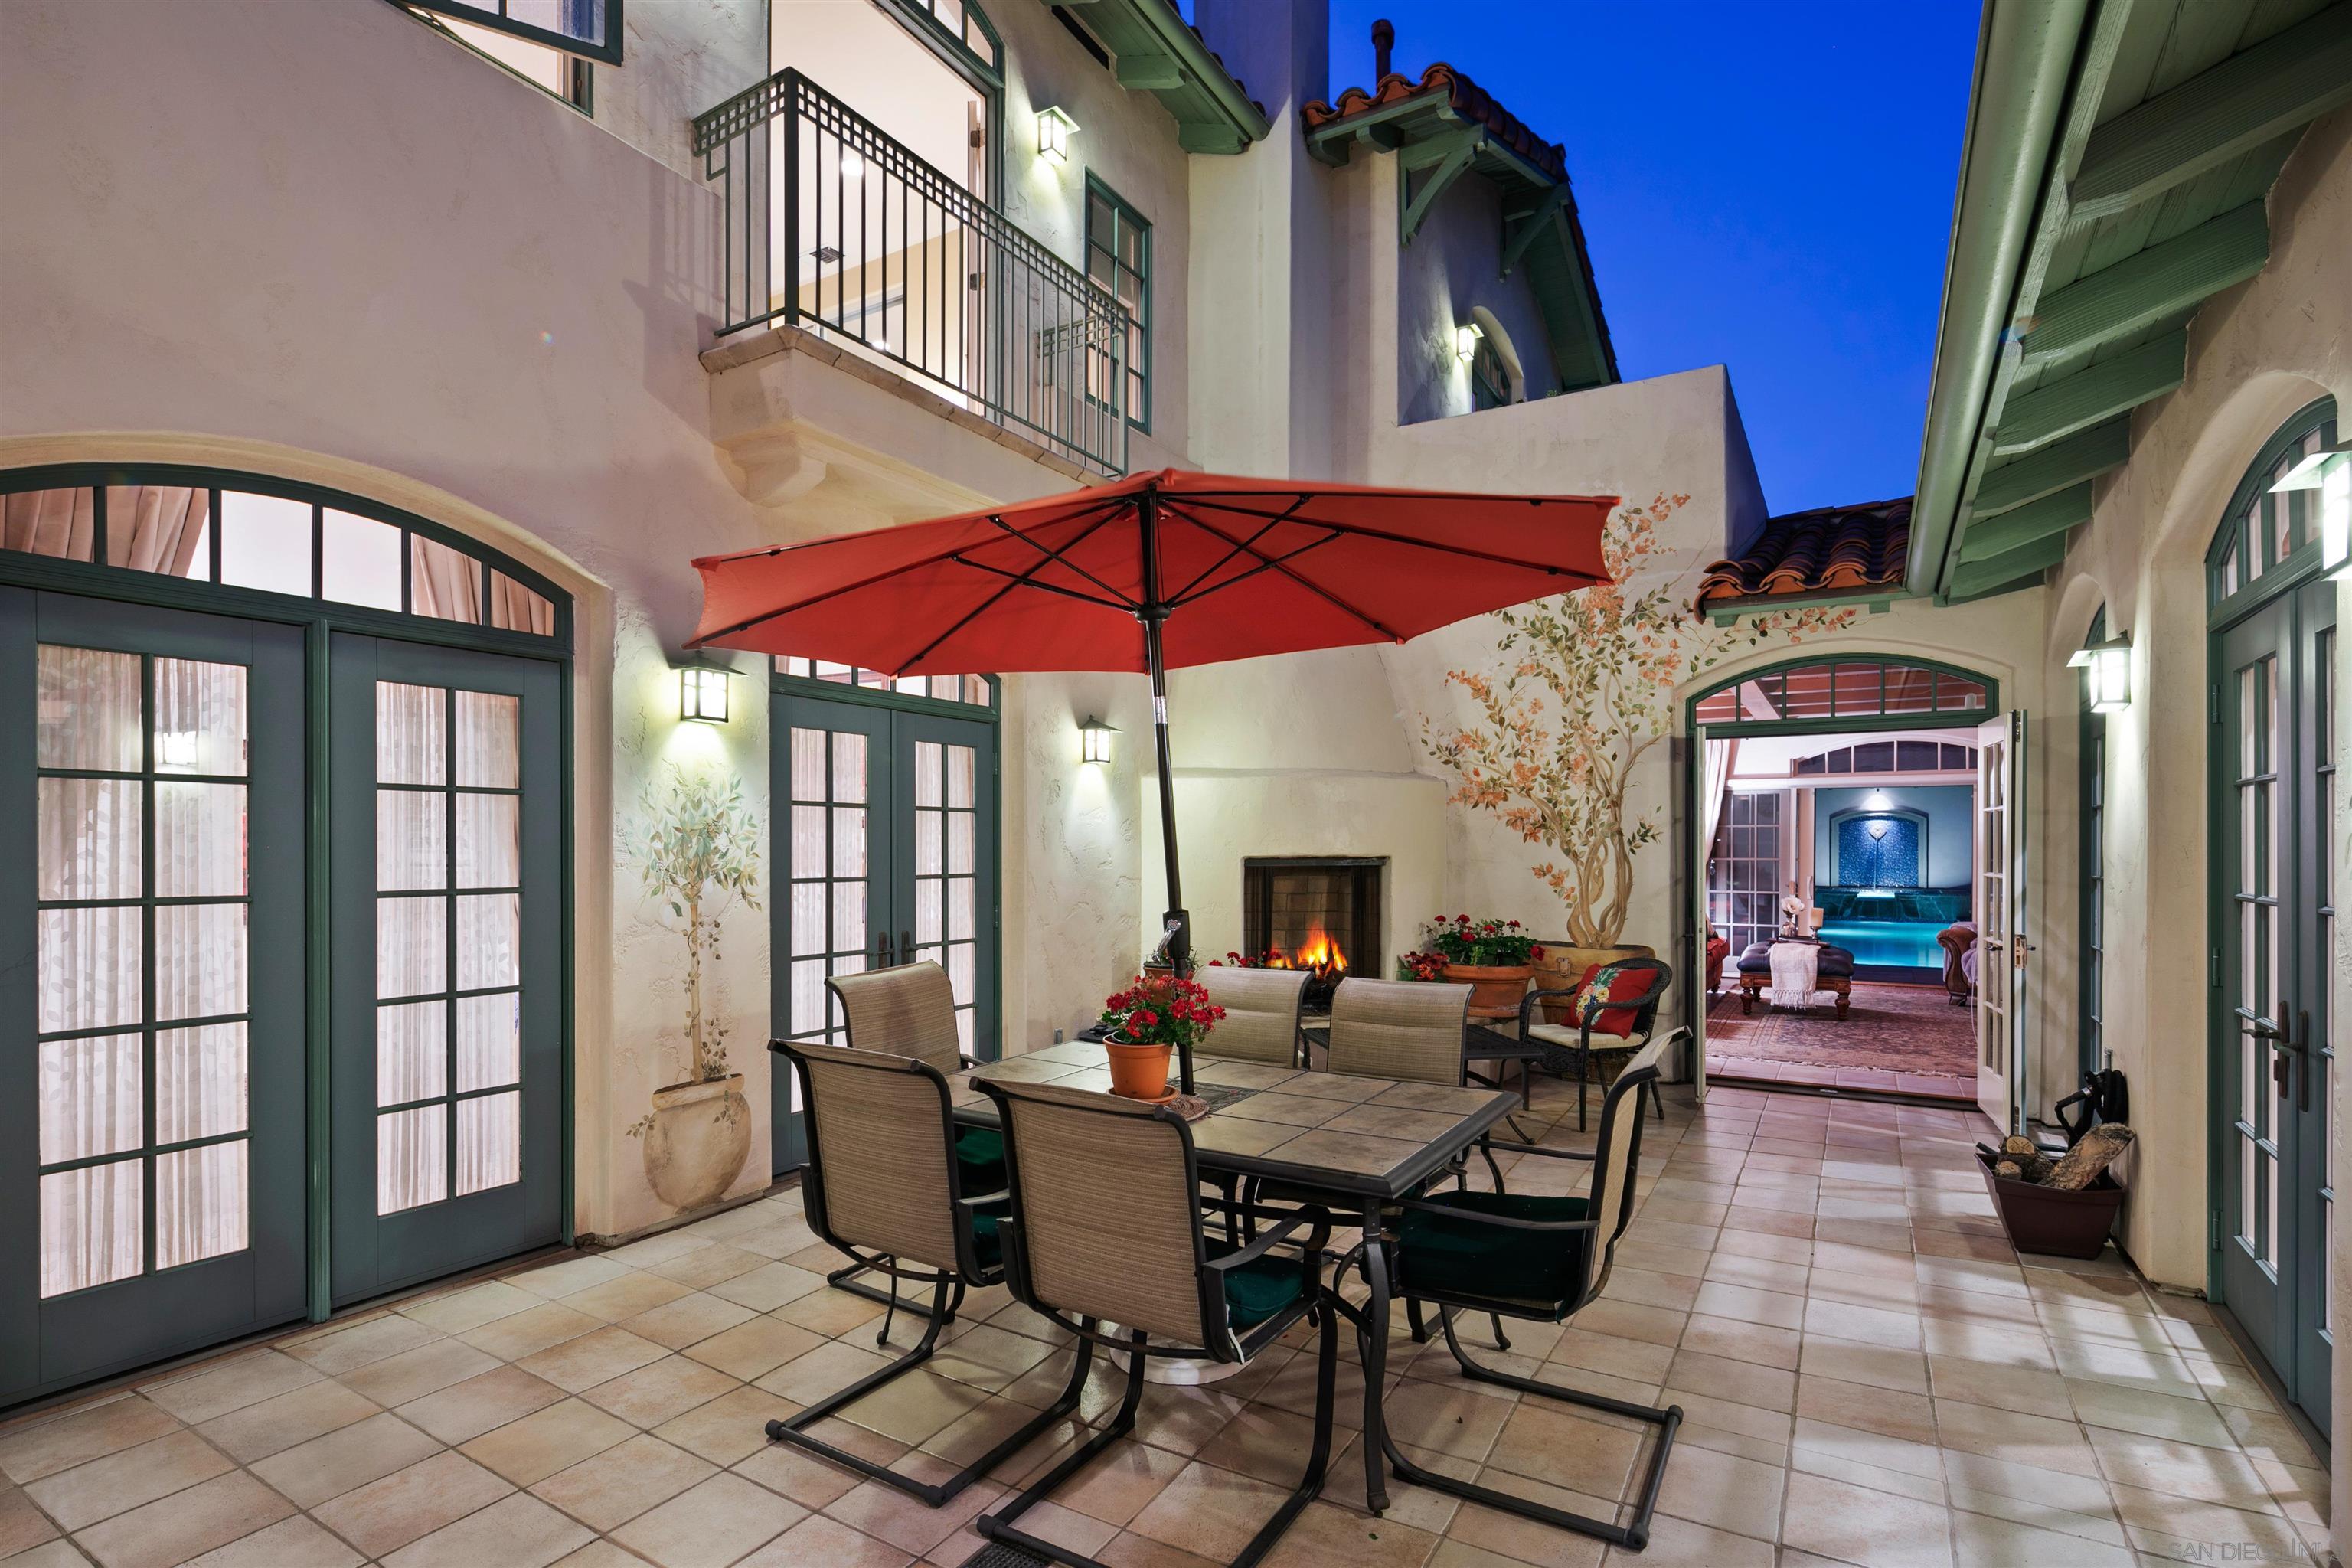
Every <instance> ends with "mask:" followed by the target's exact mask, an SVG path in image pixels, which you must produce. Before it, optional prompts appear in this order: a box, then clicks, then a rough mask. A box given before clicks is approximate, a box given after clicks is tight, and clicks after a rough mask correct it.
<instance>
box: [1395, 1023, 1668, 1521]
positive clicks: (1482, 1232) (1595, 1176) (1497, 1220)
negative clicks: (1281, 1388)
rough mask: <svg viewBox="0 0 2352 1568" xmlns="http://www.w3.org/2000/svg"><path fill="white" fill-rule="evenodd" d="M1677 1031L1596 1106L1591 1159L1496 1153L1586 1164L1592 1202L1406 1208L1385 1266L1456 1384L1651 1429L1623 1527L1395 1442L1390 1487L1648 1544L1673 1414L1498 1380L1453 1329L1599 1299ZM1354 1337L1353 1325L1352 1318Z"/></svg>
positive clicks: (1559, 1317) (1459, 1202)
mask: <svg viewBox="0 0 2352 1568" xmlns="http://www.w3.org/2000/svg"><path fill="white" fill-rule="evenodd" d="M1682 1033H1683V1031H1682V1030H1680V1029H1675V1030H1672V1031H1670V1032H1669V1033H1667V1034H1665V1035H1664V1036H1661V1037H1656V1038H1654V1039H1652V1040H1650V1041H1649V1042H1648V1043H1647V1044H1646V1045H1644V1046H1643V1047H1642V1048H1641V1050H1640V1051H1639V1052H1637V1053H1636V1054H1635V1056H1634V1058H1633V1060H1632V1061H1631V1062H1629V1063H1627V1064H1626V1067H1625V1070H1624V1071H1623V1072H1622V1073H1620V1074H1619V1075H1618V1076H1617V1081H1616V1082H1615V1083H1613V1084H1612V1085H1610V1087H1609V1093H1608V1095H1607V1097H1606V1098H1605V1099H1604V1100H1602V1101H1601V1137H1600V1142H1599V1144H1598V1146H1597V1147H1596V1148H1595V1150H1594V1151H1593V1152H1591V1153H1590V1154H1584V1153H1578V1152H1573V1151H1570V1150H1566V1149H1551V1148H1544V1147H1540V1146H1537V1145H1531V1144H1524V1143H1522V1144H1512V1143H1497V1144H1496V1145H1495V1146H1496V1148H1498V1149H1503V1150H1506V1151H1508V1152H1514V1153H1517V1154H1521V1155H1525V1156H1540V1157H1542V1158H1545V1159H1554V1160H1583V1161H1589V1162H1591V1165H1592V1185H1591V1193H1590V1194H1589V1195H1588V1196H1585V1197H1536V1196H1509V1195H1506V1194H1500V1193H1481V1192H1454V1193H1444V1194H1438V1195H1437V1196H1434V1197H1431V1198H1427V1199H1408V1200H1406V1201H1405V1202H1404V1203H1402V1205H1399V1206H1400V1207H1401V1209H1402V1215H1400V1217H1399V1219H1398V1222H1397V1225H1396V1229H1395V1239H1394V1241H1393V1242H1392V1243H1391V1247H1392V1249H1393V1257H1394V1259H1395V1279H1396V1291H1397V1294H1398V1295H1399V1296H1401V1297H1402V1298H1403V1299H1404V1300H1405V1302H1406V1305H1407V1308H1408V1310H1409V1312H1410V1315H1411V1317H1412V1320H1413V1322H1414V1325H1415V1328H1414V1336H1413V1337H1414V1338H1415V1339H1421V1338H1423V1332H1422V1331H1421V1330H1420V1327H1419V1323H1420V1310H1421V1308H1422V1307H1423V1305H1424V1304H1427V1305H1431V1306H1434V1307H1436V1308H1437V1310H1438V1317H1439V1321H1440V1324H1441V1326H1442V1328H1443V1331H1444V1335H1445V1344H1446V1348H1447V1349H1448V1350H1450V1351H1452V1352H1454V1362H1455V1363H1457V1364H1458V1365H1459V1366H1460V1368H1461V1371H1462V1375H1463V1376H1464V1377H1465V1378H1469V1379H1471V1380H1473V1381H1475V1382H1479V1383H1492V1384H1499V1385H1501V1386H1502V1387H1505V1388H1509V1389H1515V1390H1517V1391H1518V1392H1519V1393H1521V1394H1542V1395H1544V1396H1545V1397H1546V1398H1549V1399H1559V1400H1565V1401H1567V1402H1568V1403H1569V1404H1571V1405H1582V1406H1584V1407H1585V1408H1587V1409H1590V1410H1600V1411H1605V1412H1606V1413H1608V1414H1609V1415H1616V1416H1622V1417H1623V1418H1625V1419H1628V1420H1632V1421H1638V1422H1642V1423H1643V1424H1645V1425H1647V1426H1655V1427H1657V1428H1658V1429H1659V1430H1658V1446H1657V1447H1656V1449H1655V1451H1654V1452H1653V1454H1652V1455H1651V1457H1650V1464H1649V1469H1648V1472H1647V1473H1646V1474H1645V1475H1644V1476H1643V1480H1642V1486H1641V1490H1640V1492H1639V1494H1638V1496H1637V1497H1636V1499H1635V1500H1634V1504H1633V1517H1632V1518H1631V1519H1630V1520H1629V1521H1626V1522H1625V1523H1623V1524H1619V1523H1617V1522H1615V1521H1613V1520H1599V1519H1591V1518H1588V1517H1587V1516H1585V1515H1582V1514H1577V1513H1570V1512H1569V1511H1567V1510H1563V1509H1559V1508H1554V1507H1551V1506H1550V1505H1549V1504H1545V1503H1538V1502H1533V1501H1530V1500H1527V1499H1525V1498H1517V1497H1513V1496H1511V1495H1510V1494H1509V1493H1507V1492H1500V1491H1496V1490H1494V1489H1490V1488H1487V1487H1482V1486H1476V1485H1474V1484H1472V1483H1471V1482H1468V1481H1463V1480H1457V1479H1454V1477H1452V1476H1447V1475H1441V1474H1439V1473H1437V1472H1436V1471H1433V1470H1427V1469H1423V1468H1421V1467H1420V1466H1418V1465H1416V1464H1414V1463H1412V1461H1411V1460H1410V1459H1407V1458H1405V1457H1404V1455H1403V1453H1402V1451H1400V1450H1399V1449H1398V1447H1397V1446H1396V1443H1395V1440H1394V1439H1393V1438H1388V1437H1384V1439H1383V1442H1384V1446H1385V1447H1386V1450H1387V1454H1388V1459H1389V1464H1390V1467H1391V1469H1392V1470H1393V1471H1394V1472H1395V1474H1396V1476H1397V1478H1398V1479H1400V1480H1405V1481H1410V1482H1412V1484H1413V1485H1415V1486H1420V1487H1428V1488H1430V1489H1433V1490H1436V1491H1443V1492H1449V1493H1451V1494H1453V1495H1454V1496H1455V1497H1458V1498H1465V1499H1467V1500H1470V1501H1472V1502H1476V1503H1483V1504H1485V1505H1486V1507H1488V1508H1493V1509H1500V1510H1503V1511H1505V1512H1507V1513H1515V1514H1518V1515H1519V1516H1521V1517H1522V1518H1526V1519H1532V1520H1536V1521H1539V1522H1542V1523H1545V1524H1549V1525H1553V1526H1556V1527H1557V1528H1559V1529H1561V1530H1572V1531H1579V1532H1580V1533H1582V1534H1586V1535H1592V1536H1598V1537H1599V1538H1601V1540H1603V1541H1608V1542H1614V1543H1615V1544H1618V1545H1621V1546H1623V1547H1626V1548H1628V1549H1629V1550H1631V1551H1634V1552H1639V1551H1641V1550H1642V1549H1643V1546H1645V1545H1646V1544H1648V1542H1649V1535H1650V1516H1651V1514H1652V1512H1653V1511H1654V1510H1655V1509H1656V1507H1657V1503H1658V1488H1659V1486H1660V1484H1661V1483H1662V1482H1663V1481H1664V1479H1665V1473H1666V1457H1667V1455H1668V1454H1669V1453H1670V1452H1672V1450H1673V1448H1674V1443H1675V1431H1676V1429H1677V1428H1678V1427H1680V1426H1681V1425H1682V1419H1683V1412H1682V1407H1681V1406H1680V1405H1669V1406H1667V1407H1666V1408H1665V1409H1664V1410H1656V1409H1652V1408H1650V1407H1649V1406H1647V1405H1634V1404H1632V1403H1629V1402H1628V1401H1625V1400H1622V1399H1612V1398H1609V1397H1607V1396H1605V1395H1602V1394H1587V1393H1584V1392H1583V1391H1581V1390H1580V1389H1575V1388H1570V1387H1568V1386H1566V1385H1564V1384H1549V1383H1542V1382H1538V1380H1536V1379H1534V1378H1531V1377H1520V1376H1517V1374H1515V1373H1507V1372H1498V1371H1496V1370H1494V1369H1493V1368H1490V1367H1486V1366H1482V1365H1480V1364H1479V1363H1476V1362H1475V1361H1473V1360H1471V1359H1470V1356H1469V1354H1468V1352H1465V1350H1464V1349H1463V1348H1462V1341H1461V1338H1460V1336H1459V1335H1458V1334H1457V1333H1456V1331H1455V1329H1454V1314H1455V1313H1457V1312H1463V1311H1471V1312H1486V1313H1492V1314H1497V1315H1499V1316H1501V1317H1508V1318H1519V1319H1523V1320H1527V1321H1535V1322H1548V1323H1558V1322H1564V1321H1567V1320H1568V1319H1570V1317H1572V1316H1574V1315H1575V1314H1576V1313H1577V1312H1578V1311H1580V1310H1582V1309H1583V1308H1584V1307H1585V1306H1586V1305H1588V1304H1589V1303H1591V1301H1592V1300H1593V1299H1594V1298H1595V1297H1597V1296H1599V1295H1600V1294H1601V1290H1602V1289H1603V1288H1604V1287H1605V1286H1606V1285H1607V1284H1608V1282H1609V1267H1610V1262H1611V1260H1612V1258H1613V1257H1614V1255H1615V1252H1616V1248H1617V1240H1618V1238H1619V1237H1622V1235H1624V1233H1625V1226H1626V1224H1627V1222H1628V1221H1630V1220H1631V1219H1632V1218H1633V1200H1634V1187H1635V1177H1636V1174H1637V1173H1638V1171H1639V1168H1640V1166H1639V1162H1640V1159H1641V1152H1642V1126H1643V1117H1642V1095H1643V1092H1644V1091H1645V1090H1654V1086H1655V1084H1656V1082H1657V1078H1658V1058H1659V1057H1660V1056H1661V1055H1662V1054H1664V1050H1665V1048H1666V1047H1667V1046H1668V1045H1670V1044H1672V1043H1673V1042H1674V1041H1675V1040H1676V1039H1677V1038H1679V1037H1681V1036H1682ZM1356 1321H1358V1323H1359V1326H1361V1319H1360V1316H1357V1317H1356Z"/></svg>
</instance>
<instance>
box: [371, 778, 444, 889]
mask: <svg viewBox="0 0 2352 1568" xmlns="http://www.w3.org/2000/svg"><path fill="white" fill-rule="evenodd" d="M448 823H449V806H448V797H447V796H446V795H443V794H441V793H440V792H439V791H437V790H430V791H428V790H416V789H380V790H378V791H376V792H375V885H376V886H377V887H378V888H379V889H383V890H384V891H387V892H392V891H400V890H404V889H416V888H444V887H446V886H448V883H449V840H448V837H447V835H448V831H449V826H448Z"/></svg>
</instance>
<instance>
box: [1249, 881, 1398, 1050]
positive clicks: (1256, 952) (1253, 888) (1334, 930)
mask: <svg viewBox="0 0 2352 1568" xmlns="http://www.w3.org/2000/svg"><path fill="white" fill-rule="evenodd" d="M1387 866H1388V862H1387V861H1386V860H1385V859H1381V858H1376V857H1370V856H1353V855H1308V856H1294V857H1286V858H1275V857H1253V858H1248V859H1245V860H1244V861H1243V862H1242V950H1243V952H1244V954H1245V955H1246V956H1247V957H1248V959H1249V961H1250V962H1251V963H1266V964H1271V965H1272V966H1273V967H1276V968H1284V969H1307V970H1311V971H1313V973H1314V978H1313V979H1311V980H1309V981H1308V982H1307V1009H1308V1011H1310V1012H1324V1011H1328V1009H1329V1007H1330V1005H1331V993H1332V992H1333V991H1335V990H1337V989H1338V988H1339V982H1340V981H1341V980H1343V979H1345V978H1347V976H1348V975H1349V974H1351V973H1352V974H1361V975H1367V976H1370V977H1371V978H1373V979H1378V978H1379V977H1380V974H1381V965H1382V964H1383V963H1385V959H1384V957H1383V954H1384V953H1385V952H1386V949H1385V948H1384V947H1383V946H1382V945H1381V875H1382V873H1383V872H1384V870H1385V869H1386V868H1387Z"/></svg>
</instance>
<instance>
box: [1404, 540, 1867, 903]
mask: <svg viewBox="0 0 2352 1568" xmlns="http://www.w3.org/2000/svg"><path fill="white" fill-rule="evenodd" d="M1689 500H1690V497H1688V496H1686V495H1674V496H1668V495H1660V496H1658V497H1656V498H1655V499H1654V500H1652V501H1651V502H1650V503H1649V505H1647V506H1621V507H1619V508H1618V509H1617V510H1615V511H1614V512H1612V514H1611V515H1610V519H1609V522H1608V524H1607V526H1606V528H1605V530H1604V531H1603V532H1602V535H1601V555H1602V558H1603V559H1604V560H1605V561H1606V562H1607V563H1608V566H1609V575H1610V577H1611V578H1612V581H1610V582H1608V583H1601V584H1594V585H1593V586H1591V587H1589V588H1580V589H1579V590H1577V591H1576V592H1575V593H1572V594H1564V595H1559V597H1557V598H1551V599H1544V600H1539V601H1538V602H1537V603H1535V604H1533V605H1523V606H1521V607H1520V608H1518V609H1516V610H1505V611H1502V612H1500V613H1499V614H1498V615H1497V616H1496V619H1497V620H1499V621H1501V622H1502V623H1503V626H1504V627H1505V630H1504V633H1503V636H1502V637H1501V638H1500V639H1499V640H1498V641H1497V642H1496V652H1497V653H1498V654H1499V655H1500V656H1501V659H1500V663H1501V665H1502V667H1503V668H1506V669H1507V671H1508V673H1507V674H1503V675H1500V676H1499V677H1498V676H1495V675H1488V674H1482V673H1480V672H1478V671H1475V670H1467V669H1456V670H1451V671H1448V672H1447V675H1446V679H1447V681H1448V682H1450V683H1451V684H1453V685H1455V686H1459V687H1461V688H1462V689H1463V690H1464V691H1465V692H1467V693H1468V694H1469V697H1470V700H1471V701H1472V702H1473V703H1474V704H1475V707H1476V709H1477V711H1478V715H1479V717H1478V720H1477V721H1476V722H1475V723H1473V724H1471V725H1469V726H1467V727H1465V728H1462V729H1459V730H1454V731H1450V732H1449V731H1446V730H1444V728H1443V727H1442V726H1440V725H1439V724H1437V723H1436V722H1435V721H1432V720H1429V719H1423V722H1422V738H1423V744H1425V745H1426V746H1427V747H1428V749H1429V752H1430V754H1431V755H1432V756H1433V757H1434V758H1435V759H1436V760H1437V762H1438V763H1439V764H1440V765H1441V766H1442V767H1444V769H1445V770H1446V772H1447V773H1450V774H1452V775H1453V779H1454V791H1453V794H1452V795H1450V796H1448V799H1449V800H1450V801H1452V803H1453V804H1454V805H1466V806H1469V807H1471V808H1472V809H1474V810H1477V811H1486V812H1491V813H1493V814H1494V815H1495V816H1498V817H1500V818H1501V819H1502V821H1503V823H1504V824H1505V825H1506V826H1508V827H1510V828H1511V829H1512V830H1513V831H1514V832H1516V833H1517V834H1518V836H1519V837H1521V838H1522V839H1524V840H1526V841H1527V842H1528V843H1529V844H1535V845H1539V846H1541V847H1543V849H1544V851H1545V852H1546V854H1547V858H1545V859H1544V860H1543V861H1541V862H1540V863H1539V864H1538V865H1536V866H1534V867H1533V868H1531V869H1532V870H1533V872H1534V874H1535V876H1536V877H1537V879H1538V880H1540V881H1542V882H1544V883H1545V884H1547V885H1548V886H1549V887H1550V888H1551V889H1552V890H1553V891H1554V892H1556V893H1558V894H1559V898H1560V901H1561V902H1562V903H1563V904H1564V905H1566V907H1567V914H1568V939H1569V942H1570V943H1571V944H1572V945H1574V946H1577V947H1613V946H1615V945H1616V944H1617V942H1618V941H1619V939H1620V938H1622V936H1623V935H1624V931H1625V921H1626V916H1627V913H1628V911H1629V910H1630V909H1631V907H1632V903H1633V857H1634V856H1635V855H1637V854H1639V853H1640V852H1641V851H1642V850H1643V849H1644V848H1646V847H1649V846H1650V845H1652V844H1654V843H1655V842H1657V840H1658V839H1659V837H1661V836H1662V834H1661V828H1660V825H1659V823H1658V820H1657V816H1656V815H1655V814H1654V813H1652V814H1649V815H1646V816H1643V817H1641V818H1640V819H1638V820H1636V821H1633V822H1631V823H1629V822H1627V820H1626V817H1625V793H1626V787H1627V785H1628V784H1629V783H1630V781H1631V780H1632V778H1633V770H1634V767H1635V766H1636V764H1638V763H1640V762H1641V760H1642V758H1643V756H1644V755H1646V754H1647V753H1648V752H1649V751H1650V749H1651V748H1652V747H1653V746H1654V745H1656V744H1657V743H1658V742H1660V741H1662V740H1664V739H1665V737H1666V736H1667V735H1668V734H1669V733H1671V732H1672V731H1673V728H1674V699H1675V689H1676V688H1677V687H1679V686H1681V685H1682V684H1684V683H1685V682H1686V681H1688V680H1690V679H1693V678H1694V677H1696V676H1698V675H1701V674H1703V673H1705V672H1706V670H1708V669H1711V668H1714V667H1716V666H1717V665H1718V664H1721V663H1722V662H1723V661H1724V660H1725V659H1727V658H1731V657H1732V656H1733V655H1735V654H1739V653H1744V652H1746V651H1748V649H1750V648H1754V647H1760V646H1762V645H1763V644H1765V643H1768V642H1772V641H1775V640H1780V641H1784V642H1786V643H1787V644H1789V645H1790V646H1794V645H1795V644H1797V643H1799V642H1801V641H1802V640H1803V639H1804V638H1805V637H1810V636H1815V635H1818V634H1820V633H1822V632H1828V631H1835V630H1839V629H1841V628H1843V627H1844V626H1849V625H1851V624H1853V617H1854V614H1855V612H1853V610H1851V609H1847V610H1834V609H1828V608H1823V607H1821V606H1812V607H1809V608H1804V609H1795V610H1781V611H1775V612H1773V613H1770V614H1768V615H1760V616H1748V617H1743V618H1742V619H1740V620H1738V621H1735V622H1733V623H1732V624H1730V625H1728V626H1717V625H1716V624H1714V623H1713V622H1711V621H1709V620H1707V619H1706V617H1705V616H1701V615H1699V614H1697V613H1696V609H1695V607H1694V606H1693V605H1692V603H1691V599H1690V595H1689V594H1688V593H1687V591H1686V584H1685V581H1684V580H1683V579H1682V578H1679V577H1669V578H1667V579H1665V580H1664V581H1663V582H1660V583H1658V584H1656V585H1654V586H1652V587H1650V588H1648V589H1641V588H1640V583H1641V581H1642V580H1643V578H1644V577H1646V576H1650V575H1654V574H1655V573H1656V570H1657V567H1658V566H1659V565H1660V564H1661V559H1660V558H1661V557H1662V556H1663V554H1664V546H1663V545H1662V544H1660V542H1659V541H1658V527H1659V525H1660V524H1661V523H1663V522H1664V521H1665V520H1666V519H1667V518H1669V517H1671V516H1672V515H1673V514H1674V513H1675V511H1677V510H1680V509H1681V508H1682V507H1684V506H1685V505H1686V504H1688V502H1689Z"/></svg>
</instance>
